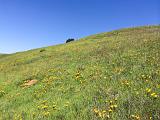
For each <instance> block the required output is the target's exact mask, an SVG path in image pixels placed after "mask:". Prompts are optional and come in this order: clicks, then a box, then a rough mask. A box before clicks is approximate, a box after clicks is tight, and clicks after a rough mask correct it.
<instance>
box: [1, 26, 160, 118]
mask: <svg viewBox="0 0 160 120" xmlns="http://www.w3.org/2000/svg"><path fill="white" fill-rule="evenodd" d="M32 81H36V82H35V83H34V84H31V85H30V84H29V83H31V82H32ZM26 84H27V86H24V85H26ZM28 84H29V85H28ZM0 119H4V120H12V119H13V120H19V119H22V120H32V119H35V120H44V119H45V120H47V119H49V120H100V119H105V120H106V119H109V120H132V119H133V120H149V119H153V120H159V119H160V26H145V27H137V28H128V29H122V30H117V31H112V32H107V33H101V34H96V35H92V36H89V37H86V38H82V39H80V40H78V41H74V42H70V43H67V44H61V45H57V46H50V47H45V48H40V49H35V50H30V51H26V52H20V53H15V54H11V55H7V56H5V57H0Z"/></svg>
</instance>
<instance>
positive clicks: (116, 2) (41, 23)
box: [0, 0, 160, 53]
mask: <svg viewBox="0 0 160 120" xmlns="http://www.w3.org/2000/svg"><path fill="white" fill-rule="evenodd" d="M152 24H160V0H0V53H13V52H18V51H24V50H28V49H34V48H39V47H43V46H50V45H55V44H60V43H64V42H65V40H66V39H67V38H70V37H73V38H82V37H84V36H87V35H91V34H95V33H100V32H105V31H110V30H115V29H119V28H124V27H133V26H142V25H152Z"/></svg>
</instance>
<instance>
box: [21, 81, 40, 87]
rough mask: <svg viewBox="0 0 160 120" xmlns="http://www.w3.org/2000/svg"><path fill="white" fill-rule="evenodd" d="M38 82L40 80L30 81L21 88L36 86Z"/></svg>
mask: <svg viewBox="0 0 160 120" xmlns="http://www.w3.org/2000/svg"><path fill="white" fill-rule="evenodd" d="M37 82H38V80H28V81H27V82H25V83H24V84H22V85H21V87H30V86H32V85H34V84H36V83H37Z"/></svg>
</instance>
